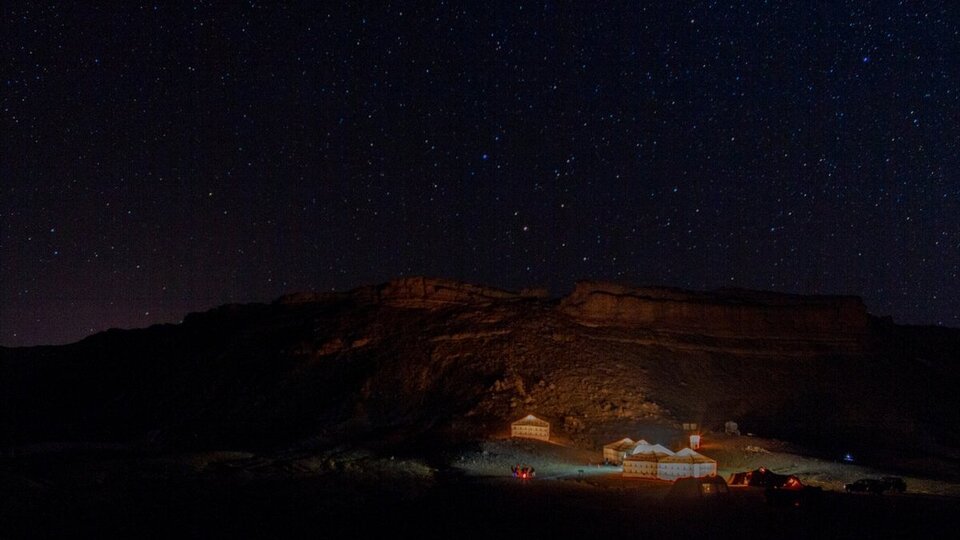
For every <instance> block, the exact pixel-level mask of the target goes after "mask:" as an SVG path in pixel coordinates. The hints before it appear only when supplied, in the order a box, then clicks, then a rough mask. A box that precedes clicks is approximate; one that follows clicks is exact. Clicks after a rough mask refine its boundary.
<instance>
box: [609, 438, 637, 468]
mask: <svg viewBox="0 0 960 540" xmlns="http://www.w3.org/2000/svg"><path fill="white" fill-rule="evenodd" d="M636 444H637V443H636V441H634V440H633V439H631V438H630V437H624V438H622V439H620V440H619V441H614V442H612V443H610V444H605V445H603V461H604V462H606V463H613V464H616V465H619V464H621V463H623V458H624V457H626V455H627V452H629V451H630V450H632V449H633V447H634V446H636Z"/></svg>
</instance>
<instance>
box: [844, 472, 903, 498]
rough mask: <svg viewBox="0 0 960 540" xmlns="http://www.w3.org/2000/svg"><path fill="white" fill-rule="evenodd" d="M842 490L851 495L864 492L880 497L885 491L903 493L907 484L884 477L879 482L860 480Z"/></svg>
mask: <svg viewBox="0 0 960 540" xmlns="http://www.w3.org/2000/svg"><path fill="white" fill-rule="evenodd" d="M844 489H846V490H847V491H849V492H851V493H856V492H865V493H876V494H878V495H880V494H882V493H883V492H884V491H887V490H890V491H896V492H898V493H903V492H904V491H906V490H907V484H906V482H904V481H903V479H902V478H898V477H896V476H885V477H883V478H880V479H879V480H878V479H876V478H861V479H860V480H857V481H856V482H854V483H852V484H847V485H846V486H844Z"/></svg>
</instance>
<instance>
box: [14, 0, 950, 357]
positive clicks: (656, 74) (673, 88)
mask: <svg viewBox="0 0 960 540" xmlns="http://www.w3.org/2000/svg"><path fill="white" fill-rule="evenodd" d="M94 4H95V3H94V2H77V3H66V4H64V3H56V2H51V3H42V4H41V3H36V2H25V3H20V2H16V1H9V2H4V3H3V5H2V8H0V9H2V29H0V47H2V67H3V69H2V80H0V83H2V96H0V100H2V116H0V123H2V124H0V130H2V132H0V141H2V147H0V152H2V153H0V224H2V229H0V325H2V326H0V344H3V345H7V346H21V345H35V344H55V343H65V342H70V341H75V340H77V339H80V338H82V337H83V336H86V335H89V334H91V333H94V332H97V331H101V330H104V329H107V328H111V327H123V328H128V327H143V326H148V325H150V324H154V323H160V322H176V321H179V320H181V319H182V317H183V316H184V315H185V314H186V313H188V312H191V311H196V310H201V309H207V308H210V307H214V306H217V305H220V304H224V303H230V302H250V301H270V300H272V299H274V298H276V297H278V296H279V295H281V294H284V293H287V292H292V291H300V290H319V291H326V290H346V289H350V288H353V287H355V286H359V285H364V284H371V283H378V282H383V281H386V280H388V279H391V278H394V277H398V276H404V275H431V276H440V277H449V278H454V279H462V280H466V281H470V282H476V283H482V284H487V285H492V286H498V287H503V288H510V289H518V288H521V287H528V286H546V287H548V288H549V289H550V290H551V292H552V293H554V294H563V293H565V292H567V291H569V290H570V289H571V288H572V285H573V283H574V281H575V280H577V279H608V280H617V281H622V282H626V283H632V284H637V285H667V286H677V287H684V288H693V289H713V288H718V287H744V288H755V289H764V290H773V291H782V292H791V293H804V294H807V293H811V294H856V295H860V296H862V297H863V298H864V300H865V302H866V304H867V307H868V309H869V310H870V311H871V312H872V313H874V314H877V315H891V316H893V318H894V320H896V321H897V322H900V323H910V324H940V325H947V326H960V279H958V273H960V14H958V9H960V7H958V6H956V5H955V4H954V3H952V2H923V1H917V2H897V1H879V2H873V3H868V2H862V1H860V0H856V1H840V0H838V1H836V2H817V3H814V2H774V1H770V2H766V1H742V0H730V1H726V2H716V1H708V2H696V1H694V2H675V1H670V2H666V1H665V2H656V3H647V2H623V3H619V2H602V3H595V2H570V3H567V2H563V3H558V2H525V1H514V2H504V3H496V2H465V3H453V2H409V3H405V2H404V3H401V2H389V1H386V0H384V1H382V2H370V3H363V2H343V3H335V2H305V3H302V4H288V5H285V6H282V7H281V6H275V5H272V4H266V3H265V4H263V5H261V4H260V3H259V2H247V3H243V2H225V3H207V2H197V3H195V4H184V5H178V4H181V3H171V4H167V3H157V4H151V3H146V4H137V3H135V2H107V3H104V4H103V5H101V6H100V7H97V6H96V5H94ZM175 4H177V5H175Z"/></svg>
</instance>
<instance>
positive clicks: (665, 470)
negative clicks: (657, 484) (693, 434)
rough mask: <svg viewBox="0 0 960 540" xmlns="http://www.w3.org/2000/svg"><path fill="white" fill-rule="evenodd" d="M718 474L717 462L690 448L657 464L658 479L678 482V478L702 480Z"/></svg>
mask: <svg viewBox="0 0 960 540" xmlns="http://www.w3.org/2000/svg"><path fill="white" fill-rule="evenodd" d="M715 474H717V462H716V460H713V459H710V458H708V457H707V456H704V455H703V454H700V453H697V452H696V451H695V450H693V449H690V448H684V449H683V450H680V451H679V452H677V453H676V454H674V455H672V456H666V457H664V458H663V459H661V460H659V461H658V462H657V478H660V479H661V480H676V479H677V478H686V477H694V478H701V477H704V476H712V475H715Z"/></svg>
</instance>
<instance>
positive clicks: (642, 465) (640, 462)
mask: <svg viewBox="0 0 960 540" xmlns="http://www.w3.org/2000/svg"><path fill="white" fill-rule="evenodd" d="M641 442H642V443H643V444H640V443H638V444H636V445H634V447H633V448H632V449H631V451H630V453H629V455H627V456H626V457H625V458H623V476H625V477H632V478H657V473H658V471H659V463H660V460H662V459H664V458H667V457H670V456H672V455H673V452H672V451H670V449H669V448H667V447H665V446H663V445H660V444H649V443H647V442H646V441H641Z"/></svg>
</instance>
